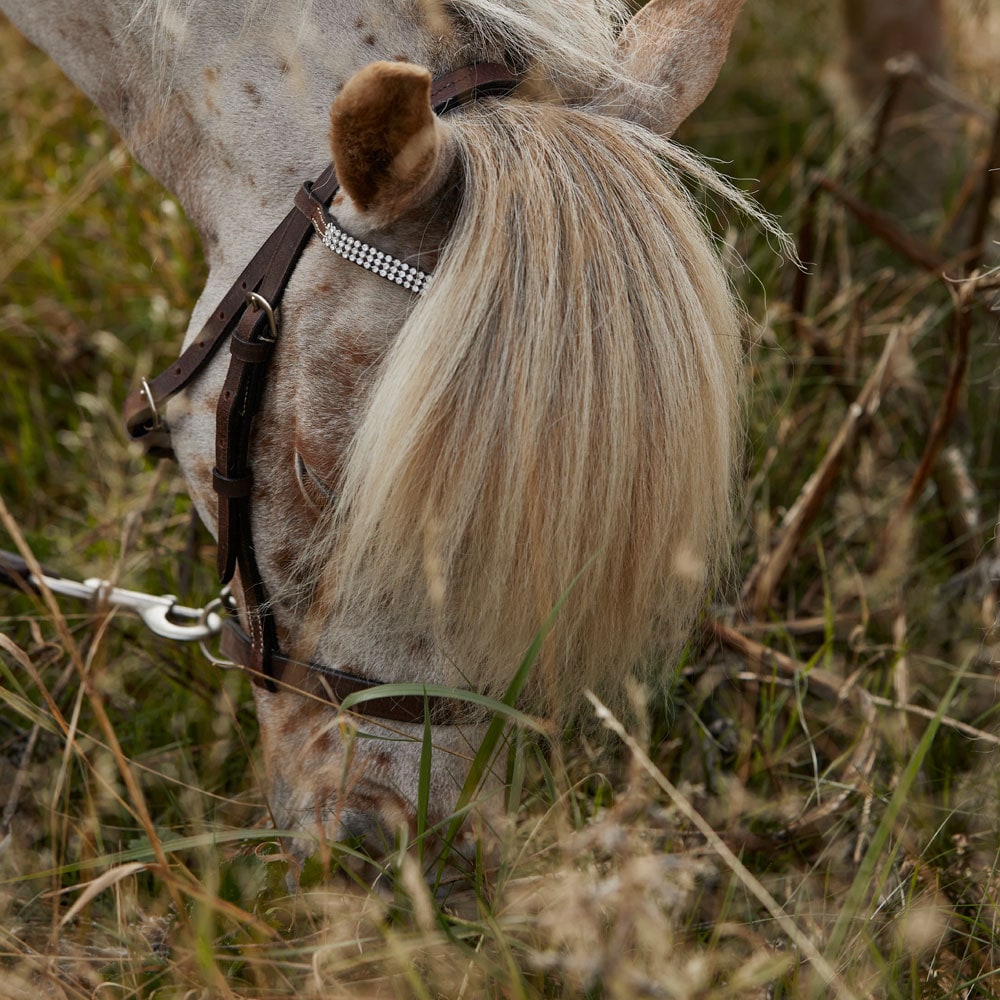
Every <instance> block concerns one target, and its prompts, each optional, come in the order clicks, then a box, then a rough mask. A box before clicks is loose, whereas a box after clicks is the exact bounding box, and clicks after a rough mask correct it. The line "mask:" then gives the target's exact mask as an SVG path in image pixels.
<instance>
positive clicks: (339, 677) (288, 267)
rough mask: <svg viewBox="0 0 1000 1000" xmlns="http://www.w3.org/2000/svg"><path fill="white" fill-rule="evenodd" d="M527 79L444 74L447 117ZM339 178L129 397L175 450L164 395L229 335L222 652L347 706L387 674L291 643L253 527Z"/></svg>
mask: <svg viewBox="0 0 1000 1000" xmlns="http://www.w3.org/2000/svg"><path fill="white" fill-rule="evenodd" d="M519 82H520V80H519V79H518V78H517V77H516V76H515V75H514V74H513V73H512V72H511V71H510V70H509V69H508V68H507V67H506V66H502V65H500V64H496V63H479V64H474V65H471V66H466V67H464V68H462V69H460V70H456V71H455V72H453V73H448V74H446V75H445V76H442V77H438V78H437V79H436V80H435V81H434V84H433V86H432V88H431V103H432V105H433V107H434V111H435V112H436V113H437V114H439V115H440V114H445V113H446V112H448V111H451V110H452V109H454V108H457V107H460V106H461V105H463V104H467V103H469V102H471V101H474V100H477V99H479V98H482V97H502V96H506V95H508V94H510V93H511V92H512V91H513V90H514V88H515V87H516V86H517V85H518V83H519ZM337 189H338V183H337V178H336V174H335V172H334V169H333V164H331V165H330V166H328V167H327V168H326V170H324V171H323V173H322V174H320V176H319V177H318V178H317V179H316V180H315V181H314V182H313V183H306V184H304V185H303V186H302V188H301V190H300V191H299V192H298V193H297V195H296V197H295V207H294V208H293V209H292V210H291V211H290V212H289V213H288V215H287V216H285V218H284V220H283V221H282V222H281V223H280V224H279V225H278V227H277V228H276V229H275V230H274V232H273V233H272V234H271V235H270V236H269V237H268V238H267V240H265V242H264V244H263V245H262V246H261V248H260V249H259V250H258V251H257V253H256V254H255V255H254V257H253V259H252V260H251V261H250V263H249V264H247V266H246V267H245V268H244V269H243V272H242V273H241V274H240V276H239V277H238V278H237V279H236V281H235V282H234V283H233V285H232V287H231V288H230V289H229V291H228V292H227V293H226V294H225V296H223V299H222V301H221V302H220V303H219V305H218V306H217V307H216V309H215V310H214V312H213V313H212V315H211V316H210V317H209V319H208V321H207V322H206V323H205V325H204V326H203V327H202V329H201V331H200V332H199V333H198V336H197V337H196V338H195V339H194V341H193V342H192V343H191V344H190V345H189V346H188V347H187V348H186V349H185V350H184V352H183V353H182V354H181V355H180V357H179V358H177V360H176V361H174V363H173V364H171V365H170V367H169V368H167V369H166V370H165V371H163V372H162V373H161V374H160V375H158V376H157V377H156V378H155V379H153V380H152V381H151V382H147V381H146V380H145V379H143V380H142V387H141V388H140V389H139V390H137V391H136V392H133V393H132V394H131V395H130V396H129V397H128V399H126V401H125V405H124V417H125V425H126V428H127V430H128V433H129V436H130V437H131V438H132V439H133V440H135V441H140V442H142V444H143V446H144V447H145V449H146V451H147V453H148V454H150V455H154V456H168V457H172V456H173V451H172V449H171V446H170V432H169V429H168V428H167V426H166V424H165V423H164V421H163V418H162V415H161V414H162V410H163V406H164V404H165V403H166V402H167V400H168V399H170V398H171V397H172V396H174V395H176V394H177V393H179V392H181V391H182V390H184V389H185V388H187V386H189V385H190V384H191V382H192V381H193V380H194V379H195V378H197V376H198V375H200V374H201V373H202V372H203V371H204V369H205V368H206V366H207V365H208V363H209V361H211V359H212V358H213V357H214V356H215V355H216V353H217V352H218V350H219V349H220V348H221V346H222V344H223V343H225V342H227V341H228V343H229V350H230V355H231V357H230V361H229V371H228V373H227V375H226V380H225V383H224V385H223V388H222V391H221V393H220V395H219V401H218V404H217V408H216V464H215V469H214V470H213V473H212V478H213V485H214V488H215V492H216V493H217V495H218V498H219V513H218V571H219V578H220V580H221V581H222V583H223V585H227V584H228V583H229V582H230V581H231V580H232V579H233V577H234V575H235V573H236V571H237V570H239V576H240V586H241V590H242V597H243V609H242V610H243V612H244V620H245V621H246V624H247V628H246V630H244V628H243V627H242V626H241V625H240V623H239V622H238V621H237V619H236V618H235V617H233V616H230V617H228V618H227V619H226V620H225V623H224V626H223V631H222V637H221V649H222V652H223V653H224V655H226V656H228V657H230V659H231V660H232V661H233V663H234V664H235V665H237V666H239V667H241V668H242V669H243V670H245V671H246V672H247V673H248V674H249V675H250V677H251V679H252V680H253V682H254V683H255V684H258V685H261V686H263V687H265V688H266V689H267V690H269V691H275V690H278V689H279V688H283V689H291V690H297V691H302V692H304V693H307V694H311V695H313V696H316V697H320V698H322V699H324V700H326V701H329V702H331V703H332V704H334V705H339V704H340V703H341V702H342V701H343V700H344V699H345V698H347V697H348V696H349V695H351V694H355V693H357V692H361V691H370V690H372V689H375V688H378V687H382V686H384V685H383V682H381V681H378V680H372V679H369V678H365V677H360V676H358V675H357V674H351V673H348V672H346V671H342V670H337V669H335V668H333V667H329V666H325V665H322V664H316V663H308V664H307V663H302V662H300V661H297V660H294V659H292V658H291V657H290V656H288V655H287V654H285V653H284V652H283V651H282V650H281V646H280V643H279V639H278V627H277V622H276V620H275V617H274V614H273V611H272V608H271V604H270V602H269V600H268V596H267V590H266V588H265V585H264V581H263V579H262V578H261V574H260V569H259V567H258V565H257V558H256V550H255V546H254V541H253V533H252V529H251V520H250V511H251V500H252V497H253V473H252V470H251V468H250V447H251V443H252V440H253V429H254V418H255V416H256V414H257V412H258V410H259V408H260V405H261V402H262V400H263V397H264V391H265V389H266V384H267V382H266V376H267V369H268V365H269V362H270V360H271V357H272V355H273V353H274V350H275V347H276V345H277V343H278V341H279V333H280V312H279V307H280V305H281V300H282V296H283V295H284V291H285V288H286V287H287V285H288V282H289V279H290V278H291V276H292V273H293V272H294V270H295V267H296V265H297V264H298V261H299V258H300V257H301V255H302V252H303V251H304V250H305V248H306V246H307V244H308V243H309V241H310V238H311V237H312V235H313V233H314V232H315V231H317V229H319V228H321V227H320V223H321V222H322V220H330V217H329V215H328V214H327V208H326V206H327V205H328V204H329V202H330V200H331V199H332V198H333V196H334V194H336V192H337ZM362 712H363V714H364V715H368V716H373V717H376V718H381V719H389V720H393V721H396V722H410V723H422V722H424V721H425V718H427V716H428V715H429V717H430V720H431V722H432V723H435V724H441V725H447V724H452V723H454V721H455V720H456V719H457V718H460V717H461V709H460V707H459V704H458V703H457V702H456V701H455V700H454V699H448V698H443V697H436V696H422V695H405V696H399V697H392V696H385V697H379V698H373V699H371V700H366V701H365V702H364V707H363V709H362Z"/></svg>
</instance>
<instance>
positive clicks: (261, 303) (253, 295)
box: [247, 292, 278, 344]
mask: <svg viewBox="0 0 1000 1000" xmlns="http://www.w3.org/2000/svg"><path fill="white" fill-rule="evenodd" d="M247 305H249V306H250V308H251V309H252V310H253V311H254V312H258V311H260V310H261V309H263V310H264V312H265V314H266V315H267V325H268V326H269V327H270V328H271V337H270V342H271V343H272V344H273V343H274V342H275V341H277V339H278V321H277V320H276V319H275V318H274V310H273V309H272V308H271V303H270V302H268V301H267V299H265V298H264V296H263V295H260V294H258V293H257V292H247ZM261 339H262V340H267V339H268V338H267V337H262V338H261Z"/></svg>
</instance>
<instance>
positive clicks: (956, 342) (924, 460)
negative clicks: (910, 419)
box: [893, 277, 976, 518]
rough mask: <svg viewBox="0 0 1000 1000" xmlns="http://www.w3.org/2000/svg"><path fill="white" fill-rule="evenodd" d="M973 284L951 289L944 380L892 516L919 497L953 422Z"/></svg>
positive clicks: (965, 352) (908, 508)
mask: <svg viewBox="0 0 1000 1000" xmlns="http://www.w3.org/2000/svg"><path fill="white" fill-rule="evenodd" d="M949 287H950V286H949ZM975 287H976V281H975V278H974V277H973V278H971V279H969V281H967V282H963V283H962V284H961V285H960V286H959V289H958V292H957V293H954V294H955V312H954V325H953V330H954V336H953V338H952V339H953V343H952V344H951V348H952V351H953V354H952V360H951V370H950V371H949V373H948V383H947V385H946V387H945V392H944V396H943V397H942V398H941V403H940V405H939V406H938V411H937V413H936V414H935V416H934V422H933V423H932V424H931V429H930V431H929V433H928V435H927V444H926V445H925V446H924V453H923V455H921V456H920V464H919V465H918V466H917V471H916V472H915V473H914V475H913V479H912V480H911V481H910V488H909V489H908V490H907V491H906V496H905V497H904V498H903V500H902V502H901V503H900V505H899V507H898V508H897V511H896V513H895V514H894V515H893V516H894V518H898V517H904V516H906V515H908V514H909V513H910V511H912V510H913V508H914V507H915V506H916V503H917V500H919V499H920V494H921V493H923V491H924V487H925V486H926V485H927V480H928V479H929V478H930V476H931V473H932V472H933V471H934V466H935V465H936V464H937V460H938V456H939V455H940V454H941V449H942V448H943V447H944V442H945V439H946V438H947V436H948V431H949V430H950V429H951V426H952V424H953V423H954V422H955V414H956V413H957V412H958V403H959V399H960V397H961V394H962V386H963V385H964V384H965V373H966V371H967V369H968V367H969V331H970V329H971V327H972V299H973V296H974V294H975Z"/></svg>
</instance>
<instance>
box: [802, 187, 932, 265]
mask: <svg viewBox="0 0 1000 1000" xmlns="http://www.w3.org/2000/svg"><path fill="white" fill-rule="evenodd" d="M816 183H817V185H818V186H819V187H821V188H822V189H823V190H824V191H827V192H829V193H830V194H832V195H833V196H834V197H835V198H836V199H837V201H839V202H840V203H841V204H842V205H843V206H844V207H845V208H846V209H847V210H848V211H849V212H850V213H851V214H852V215H853V216H854V217H855V218H856V219H857V220H858V221H859V222H861V223H862V224H863V225H864V226H865V227H866V228H867V229H869V230H870V231H871V232H872V233H874V234H875V235H876V236H878V237H879V239H881V240H882V241H883V242H885V243H887V244H888V245H889V246H890V247H892V248H893V249H894V250H896V251H897V252H898V253H901V254H902V255H903V256H904V257H905V258H906V259H907V260H909V261H911V262H912V263H914V264H916V265H917V266H918V267H921V268H923V269H924V270H925V271H934V272H940V271H943V270H944V269H945V267H946V265H947V261H946V259H945V258H944V257H942V256H941V255H940V254H939V253H938V252H937V251H936V250H935V249H934V248H933V247H932V246H929V245H928V244H926V243H924V242H923V241H922V240H919V239H917V238H916V237H915V236H913V235H912V234H911V233H908V232H907V231H906V230H905V229H903V228H902V226H900V225H899V223H898V222H896V220H895V219H893V218H892V216H891V215H888V214H887V213H886V212H880V211H879V210H878V209H877V208H872V206H871V205H869V204H868V203H867V202H864V201H862V200H861V199H860V198H858V197H856V196H855V195H853V194H851V192H850V191H848V190H847V189H846V188H844V187H842V186H841V185H840V184H838V183H837V182H836V181H835V180H832V179H831V178H829V177H826V176H824V175H823V174H817V175H816Z"/></svg>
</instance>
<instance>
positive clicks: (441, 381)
mask: <svg viewBox="0 0 1000 1000" xmlns="http://www.w3.org/2000/svg"><path fill="white" fill-rule="evenodd" d="M453 124H454V128H455V133H456V135H457V137H458V141H459V145H460V148H461V157H462V161H463V167H464V173H465V180H464V184H465V190H464V196H463V199H462V205H461V207H460V209H459V214H458V218H457V220H456V222H455V226H454V229H453V231H452V233H451V236H450V238H449V240H448V243H447V246H446V249H445V251H444V253H443V255H442V257H441V260H440V262H439V264H438V268H437V272H436V275H435V278H434V281H433V283H432V284H431V286H430V288H429V290H428V291H427V292H426V293H425V294H424V296H423V297H422V300H421V301H420V303H419V304H418V305H416V307H415V308H414V310H413V312H412V314H411V315H410V317H409V319H408V320H407V322H406V323H405V324H404V326H403V328H402V329H401V330H400V333H399V335H398V337H397V338H396V339H395V341H394V343H393V344H392V346H391V348H390V349H389V352H388V355H387V357H386V359H385V362H384V364H383V368H382V370H381V372H380V375H379V378H378V380H377V383H376V385H375V387H374V389H373V391H372V394H371V397H370V399H369V402H368V408H367V413H366V416H365V417H364V418H363V420H362V422H361V425H360V428H359V430H358V432H357V434H356V436H355V438H354V442H353V444H352V446H351V448H350V452H349V454H348V456H347V461H346V471H345V476H344V482H343V489H342V493H341V501H340V504H339V506H338V507H337V508H336V509H335V510H334V511H333V512H332V513H331V514H330V516H329V517H328V518H327V519H326V520H325V521H324V522H323V523H322V524H321V527H320V530H318V531H317V532H316V534H315V537H314V541H313V543H312V545H311V546H310V548H309V551H308V552H307V554H306V558H307V559H308V561H309V562H310V563H312V565H313V566H317V565H319V566H322V567H323V569H322V570H321V573H320V583H319V585H318V586H317V588H316V595H317V599H316V602H315V603H314V605H313V609H312V619H313V625H314V626H315V627H316V629H317V632H318V634H320V635H322V630H323V629H324V628H327V629H329V627H330V617H331V615H332V616H333V618H337V617H338V616H342V617H348V618H350V620H351V621H352V622H355V623H366V622H367V623H370V626H371V629H372V632H373V633H374V632H376V631H377V628H378V624H377V623H378V622H380V621H382V622H385V621H387V620H390V619H395V620H397V621H405V622H406V623H407V627H408V628H410V629H413V630H414V631H415V633H423V634H425V635H428V636H430V637H431V638H432V645H433V646H434V647H436V648H437V650H438V651H439V653H440V655H441V660H442V661H443V662H445V663H446V664H451V672H450V676H449V677H448V679H449V680H450V681H452V682H454V683H462V684H467V685H471V686H474V687H477V688H480V689H483V690H487V691H493V692H497V691H502V690H503V689H504V687H505V686H506V684H507V683H508V682H509V680H510V678H511V677H512V675H513V673H514V671H515V670H516V669H517V666H518V664H519V662H520V659H521V656H522V655H523V652H524V650H525V648H526V647H527V645H528V644H529V643H530V641H531V639H532V638H533V636H534V635H535V634H536V632H537V631H538V629H539V628H540V627H541V625H542V623H543V622H544V621H545V619H546V617H547V616H548V615H549V613H550V612H551V611H552V609H553V608H554V607H555V606H556V604H557V603H558V602H559V600H560V598H561V597H562V596H563V595H564V594H567V597H566V601H565V604H564V606H563V607H562V609H561V611H560V612H559V615H558V617H557V620H556V625H555V629H554V633H553V635H552V637H551V638H550V640H549V641H548V643H547V645H546V652H545V654H544V655H543V657H542V663H541V665H540V667H539V668H538V671H539V673H538V676H537V678H536V680H537V682H538V683H537V684H536V690H537V691H538V692H539V693H540V694H541V695H542V696H543V699H544V701H545V702H546V703H547V707H548V708H549V709H550V710H556V709H557V708H558V707H559V706H560V705H565V704H566V703H568V702H569V701H570V700H571V698H572V696H573V694H574V693H577V692H578V691H579V690H580V689H581V688H582V687H584V686H586V685H594V686H598V687H603V688H605V689H607V688H609V687H610V685H608V684H607V683H602V682H606V681H607V680H608V679H609V678H610V679H613V680H614V681H616V682H617V683H616V684H615V687H616V688H617V690H618V691H619V692H621V691H622V690H623V687H624V685H622V684H621V683H620V681H621V679H622V675H623V671H624V670H627V669H629V668H631V667H632V666H634V665H636V664H643V663H645V664H646V665H649V664H650V663H652V662H654V661H658V660H661V659H662V657H663V656H667V657H669V656H672V655H674V654H675V653H676V652H677V650H678V648H679V645H680V643H682V642H683V640H684V637H685V636H686V634H687V630H688V628H689V627H690V624H691V621H692V618H693V616H694V615H695V614H696V612H697V610H698V608H699V606H700V603H701V601H702V600H703V598H704V593H705V588H706V586H707V585H708V584H709V583H710V582H711V581H712V580H713V579H715V578H716V577H717V576H718V573H719V571H720V567H721V566H722V564H723V562H724V543H723V542H722V541H721V540H723V539H725V538H726V537H727V536H728V533H729V532H728V528H729V524H730V521H731V509H732V503H731V497H732V477H733V471H734V469H735V467H736V465H737V464H738V451H739V449H740V447H741V442H740V439H739V431H738V427H739V410H740V369H741V358H742V348H741V338H740V330H739V317H738V311H737V308H736V306H735V305H734V301H733V298H732V295H731V292H730V289H729V286H728V283H727V280H726V277H725V275H724V273H723V270H722V267H721V264H720V262H719V258H718V254H717V253H716V250H715V248H714V246H713V245H712V241H711V238H710V237H709V236H707V235H706V227H705V223H704V220H703V219H702V218H701V217H700V214H699V212H698V211H697V209H696V208H695V207H694V204H693V202H692V199H691V198H690V196H689V195H688V194H687V193H686V192H685V188H684V186H683V184H682V181H681V179H680V176H679V175H680V173H681V170H679V169H678V167H681V168H683V169H686V170H688V171H689V172H690V171H693V172H695V173H696V174H700V175H701V178H702V180H705V181H708V183H710V184H711V183H714V182H713V181H712V180H711V175H710V174H709V173H708V168H706V167H701V166H698V165H697V164H695V163H694V161H692V160H691V158H690V157H688V156H686V155H685V154H682V153H680V152H679V151H677V150H676V148H675V147H672V146H671V145H670V144H669V143H667V142H666V141H665V140H660V139H658V138H656V137H654V136H652V135H651V134H650V133H648V132H646V131H645V130H643V129H641V128H639V127H636V126H631V125H629V124H627V123H623V122H621V121H618V120H615V119H611V118H608V117H605V116H602V115H598V114H594V113H592V112H589V111H587V110H583V109H575V110H574V109H568V108H565V107H555V106H547V105H542V104H533V103H528V102H524V101H512V102H505V103H504V104H502V105H495V106H490V107H488V108H484V109H480V110H473V111H471V112H467V113H464V114H463V115H461V116H460V117H457V118H455V119H454V122H453ZM387 616H389V618H388V619H387ZM334 631H335V626H334ZM320 645H322V639H321V640H320ZM446 672H447V671H446ZM606 693H608V694H609V695H610V696H612V697H613V693H612V692H610V691H606Z"/></svg>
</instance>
